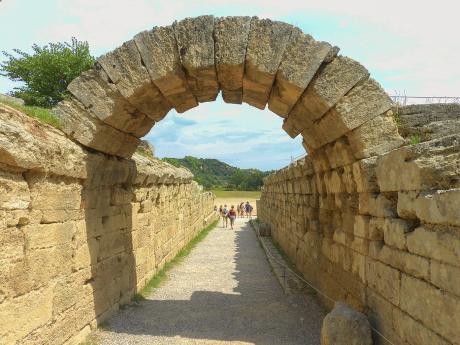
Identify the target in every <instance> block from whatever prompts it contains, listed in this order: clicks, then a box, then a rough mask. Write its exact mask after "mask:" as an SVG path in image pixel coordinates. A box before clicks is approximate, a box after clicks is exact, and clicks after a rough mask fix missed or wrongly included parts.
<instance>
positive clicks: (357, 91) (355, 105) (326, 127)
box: [302, 79, 392, 145]
mask: <svg viewBox="0 0 460 345" xmlns="http://www.w3.org/2000/svg"><path fill="white" fill-rule="evenodd" d="M391 104H392V102H391V99H390V97H388V95H387V94H386V92H385V91H384V90H383V89H382V87H381V86H380V85H379V83H377V82H376V81H375V80H373V79H368V80H366V81H365V82H363V83H360V84H358V85H356V86H355V87H354V88H353V89H351V90H350V91H349V92H348V93H347V94H346V95H345V96H343V97H342V98H341V99H340V100H339V101H338V102H337V104H336V105H335V106H334V107H333V108H332V109H330V110H329V111H328V112H327V113H326V114H325V115H324V116H323V117H322V118H321V119H320V120H318V121H317V122H315V123H314V125H313V126H312V127H309V128H307V129H305V130H306V131H307V133H308V131H309V130H310V131H314V132H315V133H321V134H322V137H323V138H324V142H322V143H320V144H321V145H324V144H326V143H328V142H331V141H333V140H335V139H337V138H339V137H340V136H342V135H344V134H345V133H348V132H349V131H351V130H353V129H355V128H356V127H359V126H360V125H362V124H363V123H365V122H367V121H369V120H371V119H373V118H374V117H376V116H378V115H380V114H382V113H384V112H385V111H387V110H388V109H390V108H391ZM302 133H303V132H302Z"/></svg>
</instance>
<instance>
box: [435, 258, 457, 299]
mask: <svg viewBox="0 0 460 345" xmlns="http://www.w3.org/2000/svg"><path fill="white" fill-rule="evenodd" d="M430 262H431V265H430V269H431V276H430V281H431V283H432V284H434V285H436V286H438V287H440V288H441V289H443V290H445V291H448V292H450V293H452V294H454V295H456V296H457V297H460V268H459V267H458V266H457V267H456V266H451V265H448V264H444V263H442V262H439V261H436V260H431V261H430Z"/></svg>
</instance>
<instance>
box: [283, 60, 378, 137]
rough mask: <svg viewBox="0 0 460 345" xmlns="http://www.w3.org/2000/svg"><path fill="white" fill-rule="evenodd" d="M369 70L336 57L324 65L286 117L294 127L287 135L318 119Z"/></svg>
mask: <svg viewBox="0 0 460 345" xmlns="http://www.w3.org/2000/svg"><path fill="white" fill-rule="evenodd" d="M368 76H369V72H368V71H367V70H366V68H364V67H363V66H362V65H361V64H360V63H358V62H356V61H354V60H352V59H350V58H348V57H345V56H338V57H336V58H335V59H334V60H332V62H331V63H329V64H326V65H325V66H324V68H322V69H321V70H320V71H319V72H318V73H317V75H316V76H315V77H314V78H313V80H312V81H311V82H310V84H309V85H308V87H307V89H306V90H305V91H304V93H303V95H302V96H301V97H300V99H299V101H298V102H297V103H296V104H295V106H294V108H293V109H292V111H291V113H290V114H289V115H288V118H287V120H286V122H287V126H289V125H290V124H291V123H292V127H293V128H294V129H293V130H291V131H290V132H288V134H289V135H290V136H291V137H293V138H294V137H296V136H297V135H299V133H300V132H301V131H302V130H303V129H305V128H306V127H308V126H309V125H310V124H311V123H312V122H313V121H315V120H318V119H320V118H321V117H322V116H323V115H324V114H325V113H326V112H327V111H328V110H329V109H331V108H332V107H333V106H334V105H335V104H336V103H337V102H338V101H339V100H340V99H341V98H342V97H343V96H344V95H345V94H346V93H347V92H348V91H350V90H351V89H352V88H353V86H355V85H356V84H357V83H358V82H360V81H363V80H365V79H366V78H367V77H368Z"/></svg>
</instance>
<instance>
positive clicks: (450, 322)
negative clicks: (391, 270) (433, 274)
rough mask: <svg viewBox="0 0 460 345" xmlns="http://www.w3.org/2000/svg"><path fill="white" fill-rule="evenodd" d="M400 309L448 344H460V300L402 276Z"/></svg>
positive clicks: (421, 282)
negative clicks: (441, 337)
mask: <svg viewBox="0 0 460 345" xmlns="http://www.w3.org/2000/svg"><path fill="white" fill-rule="evenodd" d="M401 309H402V310H404V311H405V312H407V313H408V314H409V315H411V316H412V317H413V318H415V319H417V320H420V321H422V322H423V323H424V324H425V325H426V326H427V327H428V328H430V329H432V330H433V331H435V332H436V333H438V334H439V335H441V336H443V337H444V338H446V339H447V340H448V341H449V342H450V343H452V344H455V343H458V342H460V334H459V332H458V329H459V328H460V317H459V315H460V300H459V299H458V298H455V297H454V296H453V295H450V294H448V293H445V292H443V291H441V290H440V289H437V288H435V287H433V286H431V285H429V284H427V283H425V282H423V281H422V280H419V279H415V278H412V277H410V276H408V275H405V274H403V275H402V279H401ZM427 310H430V312H429V313H427Z"/></svg>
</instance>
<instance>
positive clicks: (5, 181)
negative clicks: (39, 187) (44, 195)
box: [0, 171, 31, 210]
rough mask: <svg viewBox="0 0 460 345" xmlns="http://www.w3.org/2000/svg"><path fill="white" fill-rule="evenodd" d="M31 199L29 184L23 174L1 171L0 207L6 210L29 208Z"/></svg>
mask: <svg viewBox="0 0 460 345" xmlns="http://www.w3.org/2000/svg"><path fill="white" fill-rule="evenodd" d="M30 201H31V200H30V191H29V186H28V185H27V182H26V181H25V180H24V178H23V176H22V175H20V174H13V173H9V172H7V171H0V208H1V209H6V210H17V209H27V208H29V205H30Z"/></svg>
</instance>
